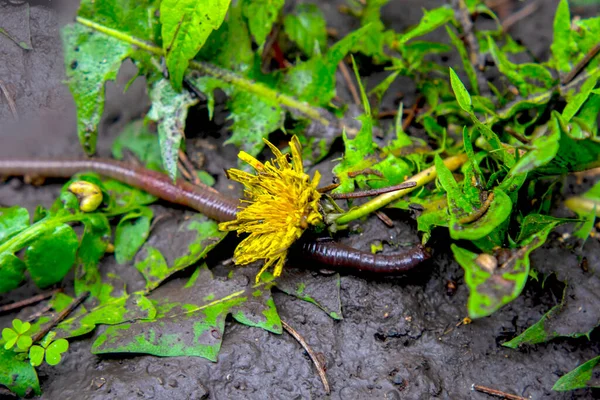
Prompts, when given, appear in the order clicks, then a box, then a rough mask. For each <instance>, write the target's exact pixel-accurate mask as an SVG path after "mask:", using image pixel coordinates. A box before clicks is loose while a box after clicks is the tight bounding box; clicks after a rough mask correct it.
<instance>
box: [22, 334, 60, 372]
mask: <svg viewBox="0 0 600 400" xmlns="http://www.w3.org/2000/svg"><path fill="white" fill-rule="evenodd" d="M55 336H56V333H55V332H50V333H48V335H46V337H45V338H44V340H42V341H41V342H40V345H41V346H38V345H34V346H31V348H30V349H29V362H30V363H31V365H33V366H34V367H38V366H40V365H42V362H43V361H44V355H45V356H46V362H47V363H48V365H57V364H58V363H60V361H61V360H62V353H64V352H66V351H67V350H68V349H69V342H68V341H67V340H66V339H58V340H56V341H52V339H54V337H55Z"/></svg>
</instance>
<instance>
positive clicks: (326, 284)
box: [275, 268, 343, 319]
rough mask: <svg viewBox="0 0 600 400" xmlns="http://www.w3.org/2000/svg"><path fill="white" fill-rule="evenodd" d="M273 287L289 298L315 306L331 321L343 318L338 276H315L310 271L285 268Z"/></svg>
mask: <svg viewBox="0 0 600 400" xmlns="http://www.w3.org/2000/svg"><path fill="white" fill-rule="evenodd" d="M275 286H277V289H279V290H281V291H282V292H284V293H286V294H289V295H290V296H294V297H297V298H299V299H301V300H304V301H307V302H309V303H312V304H314V305H316V306H317V307H319V308H320V309H321V310H323V311H325V312H326V313H327V314H328V315H329V316H330V317H331V318H333V319H342V318H343V317H342V304H341V301H340V276H339V274H333V275H331V276H315V275H314V273H312V272H310V271H306V270H300V269H292V268H287V269H286V270H285V271H284V273H283V275H282V276H281V277H279V278H277V280H275Z"/></svg>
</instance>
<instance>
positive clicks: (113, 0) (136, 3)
mask: <svg viewBox="0 0 600 400" xmlns="http://www.w3.org/2000/svg"><path fill="white" fill-rule="evenodd" d="M159 3H160V1H159V0H102V1H97V0H82V1H81V6H80V8H79V12H78V16H80V17H84V18H87V19H90V20H93V21H96V22H97V23H99V24H102V25H104V26H107V27H109V28H112V29H116V30H118V31H119V32H121V33H122V34H124V35H127V36H134V37H138V38H141V39H144V40H148V41H150V42H154V43H156V42H158V39H159V36H160V29H159V21H158V4H159Z"/></svg>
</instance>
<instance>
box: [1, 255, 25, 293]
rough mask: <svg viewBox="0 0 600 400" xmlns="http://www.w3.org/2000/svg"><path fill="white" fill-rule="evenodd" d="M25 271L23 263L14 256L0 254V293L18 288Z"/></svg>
mask: <svg viewBox="0 0 600 400" xmlns="http://www.w3.org/2000/svg"><path fill="white" fill-rule="evenodd" d="M25 270H26V266H25V263H24V262H23V261H21V260H20V259H19V258H18V257H16V256H15V255H14V254H11V253H9V252H4V253H0V293H6V292H9V291H11V290H13V289H16V288H17V287H19V285H20V284H21V282H22V281H23V279H25Z"/></svg>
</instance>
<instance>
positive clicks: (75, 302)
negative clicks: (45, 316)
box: [31, 292, 90, 343]
mask: <svg viewBox="0 0 600 400" xmlns="http://www.w3.org/2000/svg"><path fill="white" fill-rule="evenodd" d="M89 295H90V292H84V293H82V294H80V295H79V296H77V297H76V298H75V299H74V300H73V301H72V302H71V304H69V306H68V307H67V308H65V309H64V310H62V311H61V312H59V313H58V315H56V317H54V319H53V320H52V321H50V323H49V324H48V325H46V326H44V328H42V330H41V331H39V332H38V333H36V334H35V335H34V336H33V337H32V338H31V341H32V342H33V343H36V342H39V341H40V340H42V339H43V338H44V336H46V334H47V333H48V332H50V331H51V330H52V328H54V327H55V326H56V325H58V324H60V322H61V321H62V320H63V319H65V318H67V316H69V314H71V313H72V312H73V311H75V309H76V308H77V307H79V305H80V304H81V303H83V301H84V300H85V299H87V297H88V296H89Z"/></svg>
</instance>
